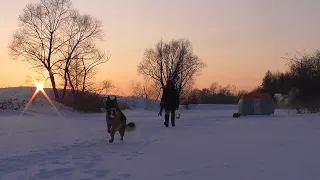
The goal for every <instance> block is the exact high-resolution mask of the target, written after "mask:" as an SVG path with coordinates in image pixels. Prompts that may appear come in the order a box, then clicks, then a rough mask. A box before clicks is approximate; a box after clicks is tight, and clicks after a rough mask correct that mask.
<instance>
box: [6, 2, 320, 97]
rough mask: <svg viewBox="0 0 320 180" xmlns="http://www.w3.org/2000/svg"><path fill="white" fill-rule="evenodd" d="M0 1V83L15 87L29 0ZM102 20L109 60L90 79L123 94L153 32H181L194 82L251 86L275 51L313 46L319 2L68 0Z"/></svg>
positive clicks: (273, 66) (317, 38) (154, 38)
mask: <svg viewBox="0 0 320 180" xmlns="http://www.w3.org/2000/svg"><path fill="white" fill-rule="evenodd" d="M38 1H39V0H1V5H0V27H1V28H0V60H1V64H0V87H7V86H20V85H23V84H24V82H25V80H26V76H27V75H31V74H32V70H29V69H28V68H29V67H31V66H29V65H28V64H26V63H22V62H20V61H13V60H11V59H10V57H9V56H8V45H9V43H10V42H11V38H12V34H13V32H14V31H15V30H16V29H17V27H18V15H19V14H21V13H22V10H23V8H24V7H25V6H26V5H27V4H28V3H29V2H38ZM73 5H74V7H75V8H77V9H79V10H80V12H83V13H89V14H91V15H93V16H94V17H96V18H98V19H100V20H101V21H102V22H103V28H104V34H105V38H104V39H105V41H104V42H103V47H104V50H106V51H110V52H111V53H112V57H111V59H110V61H109V62H107V63H106V64H104V65H102V66H100V67H99V73H98V74H97V76H96V77H97V78H96V80H97V81H101V80H103V79H110V80H112V81H113V82H114V84H115V85H116V86H117V87H118V88H119V91H120V92H121V93H123V94H130V88H131V81H132V80H137V79H139V76H138V75H137V65H138V64H139V62H140V61H141V59H142V57H143V53H144V50H145V49H146V48H151V47H153V46H154V45H155V44H156V43H157V42H158V41H159V40H160V38H163V39H164V40H171V39H174V38H188V39H189V40H190V41H191V43H192V44H193V50H194V53H195V54H196V55H198V56H199V57H200V58H201V59H202V60H203V61H204V62H205V63H206V64H207V65H208V66H207V67H206V68H205V69H204V70H203V71H202V74H201V76H199V77H197V82H196V86H197V87H199V88H203V87H208V86H209V85H210V84H211V83H213V82H218V83H219V84H221V85H227V84H231V85H235V86H236V87H237V88H238V89H247V90H251V89H252V88H254V87H256V86H257V85H259V84H260V83H261V78H262V77H263V75H264V73H265V72H266V71H267V70H272V71H277V70H283V69H284V68H285V67H286V64H285V63H286V61H285V60H284V59H282V58H281V57H283V56H285V54H286V53H290V54H293V53H295V51H297V50H306V51H309V52H310V51H314V50H316V49H320V23H319V19H320V11H319V9H320V1H319V0H157V1H156V0H112V1H111V0H90V1H89V0H73Z"/></svg>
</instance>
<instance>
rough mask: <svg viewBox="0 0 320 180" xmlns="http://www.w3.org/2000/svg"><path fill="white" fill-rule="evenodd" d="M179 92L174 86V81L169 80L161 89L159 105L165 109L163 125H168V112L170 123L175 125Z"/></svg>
mask: <svg viewBox="0 0 320 180" xmlns="http://www.w3.org/2000/svg"><path fill="white" fill-rule="evenodd" d="M179 104H180V103H179V92H178V90H177V89H176V88H175V86H174V82H173V81H172V80H169V81H168V82H167V85H166V87H165V88H164V89H163V94H162V98H161V107H162V108H164V110H165V116H164V125H165V126H166V127H168V126H169V114H170V113H171V125H172V126H175V118H176V115H175V112H176V109H178V107H179Z"/></svg>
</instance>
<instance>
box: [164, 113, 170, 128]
mask: <svg viewBox="0 0 320 180" xmlns="http://www.w3.org/2000/svg"><path fill="white" fill-rule="evenodd" d="M164 125H165V126H166V127H168V126H169V115H168V114H166V115H165V116H164Z"/></svg>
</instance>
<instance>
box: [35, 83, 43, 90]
mask: <svg viewBox="0 0 320 180" xmlns="http://www.w3.org/2000/svg"><path fill="white" fill-rule="evenodd" d="M36 87H37V90H38V91H43V83H36Z"/></svg>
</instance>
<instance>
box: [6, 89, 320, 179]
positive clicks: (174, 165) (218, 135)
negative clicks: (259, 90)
mask: <svg viewBox="0 0 320 180" xmlns="http://www.w3.org/2000/svg"><path fill="white" fill-rule="evenodd" d="M2 95H3V94H2ZM36 105H37V104H35V105H34V106H36ZM41 107H42V109H41V108H39V107H37V106H36V107H31V109H30V111H29V112H27V113H26V114H25V115H24V116H23V118H22V119H21V120H20V121H19V122H18V123H16V122H17V120H18V118H19V112H14V111H0V179H1V180H2V179H3V180H11V179H12V180H15V179H21V180H24V179H25V180H37V179H66V180H85V179H88V180H89V179H94V180H149V179H150V180H164V179H168V180H170V179H174V180H195V179H198V180H302V179H303V180H319V179H320V171H319V167H320V153H319V152H320V140H319V139H320V138H319V137H320V117H319V115H303V116H300V115H288V114H287V113H286V112H285V111H283V110H277V111H276V113H275V115H274V116H247V117H241V118H232V114H233V113H234V112H236V106H233V105H198V106H195V107H193V109H191V110H189V111H187V110H183V109H182V110H181V119H177V120H176V127H169V128H165V127H164V125H163V117H159V116H157V113H158V112H157V111H158V109H154V110H148V111H145V110H143V108H137V109H134V110H126V111H124V113H125V114H126V116H127V118H128V120H129V121H133V122H135V123H136V124H137V129H136V131H134V132H127V133H126V135H125V137H124V144H120V143H119V140H120V137H119V134H116V140H115V143H114V144H109V143H108V140H109V136H108V134H107V132H106V124H105V115H104V114H80V113H76V112H72V111H70V110H66V109H64V110H60V111H61V114H62V117H63V118H61V117H60V116H58V115H57V114H56V113H55V111H54V110H52V108H50V106H41ZM44 109H45V110H44Z"/></svg>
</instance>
